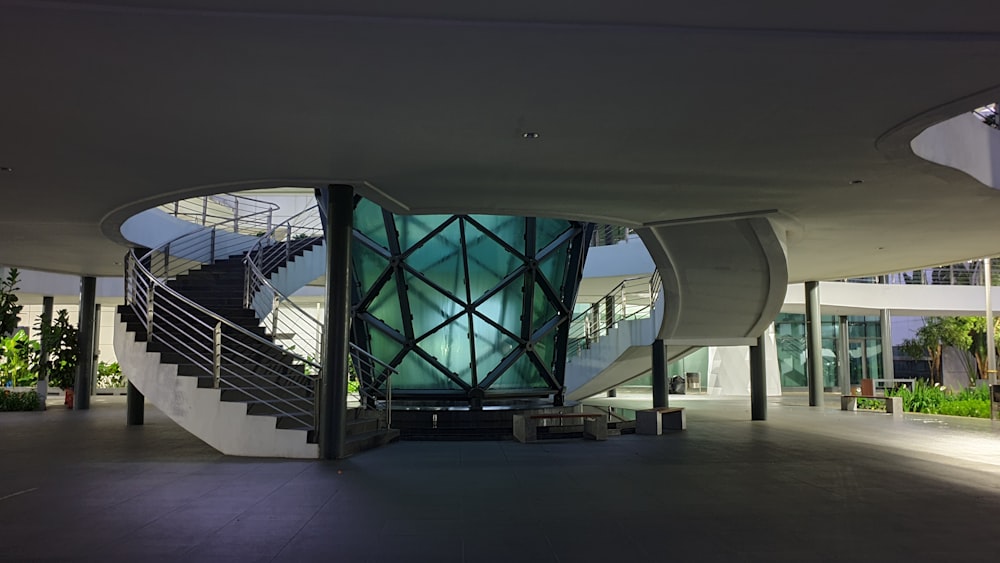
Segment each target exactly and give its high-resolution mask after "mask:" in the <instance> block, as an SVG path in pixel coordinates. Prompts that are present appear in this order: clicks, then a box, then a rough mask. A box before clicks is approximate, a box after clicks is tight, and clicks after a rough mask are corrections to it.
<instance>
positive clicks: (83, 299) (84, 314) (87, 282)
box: [73, 276, 97, 410]
mask: <svg viewBox="0 0 1000 563" xmlns="http://www.w3.org/2000/svg"><path fill="white" fill-rule="evenodd" d="M96 296H97V278H95V277H94V276H83V277H81V278H80V317H79V322H78V323H77V327H78V330H79V342H80V357H79V360H78V362H77V366H76V384H75V385H74V386H73V408H74V409H77V410H87V409H89V408H90V382H91V381H92V380H93V379H94V342H96V338H94V312H95V311H96V310H97V304H96V303H95V301H96Z"/></svg>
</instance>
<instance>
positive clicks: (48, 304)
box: [38, 295, 53, 410]
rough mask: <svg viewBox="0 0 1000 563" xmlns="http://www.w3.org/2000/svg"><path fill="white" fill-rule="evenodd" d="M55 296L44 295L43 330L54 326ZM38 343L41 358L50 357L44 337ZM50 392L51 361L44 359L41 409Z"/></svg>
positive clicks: (39, 398)
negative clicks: (53, 304)
mask: <svg viewBox="0 0 1000 563" xmlns="http://www.w3.org/2000/svg"><path fill="white" fill-rule="evenodd" d="M52 303H53V297H52V296H51V295H46V296H44V297H42V319H41V321H42V331H45V330H46V329H47V328H48V327H50V326H52V309H53V306H52ZM39 341H40V342H39V345H38V355H39V357H41V358H46V359H48V357H49V348H48V346H46V345H45V344H46V343H45V339H44V338H39ZM48 394H49V362H48V361H43V362H41V365H40V366H38V408H39V410H45V398H46V397H47V396H48Z"/></svg>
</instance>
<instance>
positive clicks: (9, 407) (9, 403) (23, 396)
mask: <svg viewBox="0 0 1000 563" xmlns="http://www.w3.org/2000/svg"><path fill="white" fill-rule="evenodd" d="M38 405H39V401H38V393H36V392H34V391H25V392H23V393H15V392H14V391H7V390H2V391H0V412H2V411H33V410H36V409H38Z"/></svg>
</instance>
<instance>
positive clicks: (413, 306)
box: [404, 272, 465, 339]
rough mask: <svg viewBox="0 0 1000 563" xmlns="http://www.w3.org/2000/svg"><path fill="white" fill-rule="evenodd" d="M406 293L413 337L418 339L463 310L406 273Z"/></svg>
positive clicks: (459, 305)
mask: <svg viewBox="0 0 1000 563" xmlns="http://www.w3.org/2000/svg"><path fill="white" fill-rule="evenodd" d="M404 276H405V277H406V285H407V293H406V295H407V296H408V297H409V298H410V313H412V314H413V320H412V322H413V335H414V337H415V338H418V339H419V338H420V337H421V336H423V335H424V333H426V332H427V331H429V330H432V329H433V328H434V327H436V326H438V325H439V324H441V323H443V322H444V321H445V320H447V319H450V318H451V317H453V316H455V315H457V314H459V313H461V312H462V311H464V310H465V307H463V306H462V305H461V304H459V303H456V302H455V301H454V300H453V299H451V298H450V297H448V296H446V295H445V294H443V293H441V292H440V291H437V290H436V289H434V288H432V287H431V286H429V285H427V284H425V283H424V282H422V281H420V278H417V277H416V276H414V275H413V274H410V273H409V272H407V273H406V274H404Z"/></svg>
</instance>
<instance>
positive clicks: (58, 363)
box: [34, 309, 80, 389]
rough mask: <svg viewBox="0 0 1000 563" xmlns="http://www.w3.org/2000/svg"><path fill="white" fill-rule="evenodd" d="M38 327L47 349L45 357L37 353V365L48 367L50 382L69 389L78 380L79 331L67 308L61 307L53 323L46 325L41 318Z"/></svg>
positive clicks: (35, 362) (35, 361)
mask: <svg viewBox="0 0 1000 563" xmlns="http://www.w3.org/2000/svg"><path fill="white" fill-rule="evenodd" d="M36 328H37V329H38V330H39V331H40V332H41V335H42V344H43V345H44V347H45V349H46V350H47V354H46V356H47V357H45V358H43V357H41V353H40V352H39V353H37V354H35V357H34V364H35V366H41V365H42V364H45V365H46V367H47V368H48V374H49V383H50V384H52V385H53V386H55V387H59V388H61V389H69V388H71V387H73V384H74V383H75V382H76V364H77V363H78V362H79V360H80V342H79V336H78V331H77V329H76V327H74V326H73V324H72V323H70V322H69V314H68V313H67V312H66V309H60V310H59V312H58V313H57V314H56V318H55V319H53V320H52V324H51V325H49V326H45V325H43V324H42V323H41V321H40V320H39V322H38V324H37V325H36Z"/></svg>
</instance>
